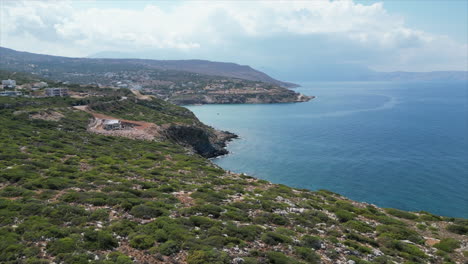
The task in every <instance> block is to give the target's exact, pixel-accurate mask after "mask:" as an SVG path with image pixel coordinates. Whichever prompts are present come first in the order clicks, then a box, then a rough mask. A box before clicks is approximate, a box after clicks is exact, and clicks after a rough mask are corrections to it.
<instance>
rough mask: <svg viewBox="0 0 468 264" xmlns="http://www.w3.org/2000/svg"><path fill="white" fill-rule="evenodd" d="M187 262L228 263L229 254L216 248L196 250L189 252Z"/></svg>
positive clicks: (192, 263) (195, 263)
mask: <svg viewBox="0 0 468 264" xmlns="http://www.w3.org/2000/svg"><path fill="white" fill-rule="evenodd" d="M187 263H188V264H229V263H230V261H229V256H228V255H227V254H226V253H225V252H220V251H217V250H209V251H207V250H197V251H193V252H191V253H189V255H188V257H187Z"/></svg>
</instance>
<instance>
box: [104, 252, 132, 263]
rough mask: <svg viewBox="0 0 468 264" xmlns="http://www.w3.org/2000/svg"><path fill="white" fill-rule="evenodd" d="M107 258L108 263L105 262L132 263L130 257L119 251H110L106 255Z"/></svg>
mask: <svg viewBox="0 0 468 264" xmlns="http://www.w3.org/2000/svg"><path fill="white" fill-rule="evenodd" d="M107 259H108V262H109V263H106V264H113V263H115V264H132V263H133V261H132V259H131V258H130V257H128V256H126V255H124V254H122V253H120V252H111V253H110V254H109V255H107Z"/></svg>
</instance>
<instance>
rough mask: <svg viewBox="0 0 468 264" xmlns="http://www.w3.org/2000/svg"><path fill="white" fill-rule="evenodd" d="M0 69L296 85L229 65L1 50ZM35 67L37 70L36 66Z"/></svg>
mask: <svg viewBox="0 0 468 264" xmlns="http://www.w3.org/2000/svg"><path fill="white" fill-rule="evenodd" d="M0 58H1V61H0V67H2V68H4V69H6V70H14V71H26V72H30V71H32V70H34V68H35V67H47V68H49V70H51V71H58V70H65V71H76V72H81V71H93V70H100V71H115V70H138V69H141V70H143V69H146V70H148V69H155V70H156V69H157V70H175V71H184V72H191V73H199V74H205V75H213V76H222V77H229V78H239V79H244V80H250V81H259V82H266V83H270V84H274V85H279V86H283V87H294V86H296V85H294V84H291V83H286V82H282V81H278V80H275V79H273V78H271V77H270V76H268V75H266V74H265V73H263V72H260V71H257V70H255V69H252V68H251V67H250V66H246V65H238V64H235V63H227V62H213V61H205V60H144V59H102V58H68V57H60V56H50V55H42V54H35V53H29V52H21V51H16V50H13V49H8V48H4V47H0ZM31 64H34V65H36V66H33V65H31Z"/></svg>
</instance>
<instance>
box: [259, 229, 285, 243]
mask: <svg viewBox="0 0 468 264" xmlns="http://www.w3.org/2000/svg"><path fill="white" fill-rule="evenodd" d="M262 240H263V242H265V243H267V244H268V245H278V244H280V243H286V244H288V243H291V242H292V239H291V238H290V237H288V236H285V235H281V234H278V233H275V232H266V233H265V234H263V235H262Z"/></svg>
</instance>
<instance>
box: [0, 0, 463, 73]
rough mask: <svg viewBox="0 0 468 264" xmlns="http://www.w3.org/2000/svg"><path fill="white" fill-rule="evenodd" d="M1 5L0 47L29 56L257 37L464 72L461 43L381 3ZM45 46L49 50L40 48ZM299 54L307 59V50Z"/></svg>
mask: <svg viewBox="0 0 468 264" xmlns="http://www.w3.org/2000/svg"><path fill="white" fill-rule="evenodd" d="M0 1H1V0H0ZM4 2H5V1H4ZM4 2H2V3H3V5H2V7H1V10H0V16H1V18H0V19H1V20H0V21H1V33H0V34H1V35H0V37H1V38H0V45H2V46H7V47H12V48H19V47H21V48H23V49H25V50H28V51H32V52H43V53H53V54H56V55H65V56H86V55H89V54H92V53H96V52H99V51H106V50H114V51H127V52H129V51H133V50H162V51H171V52H182V53H192V54H194V55H197V54H206V53H207V52H210V51H211V52H213V53H215V54H216V51H219V50H223V49H228V47H229V48H231V49H230V50H228V51H229V52H231V53H233V54H235V53H236V52H243V51H242V50H235V47H245V45H243V44H242V42H245V43H254V45H255V40H257V39H258V40H260V39H261V40H265V39H278V38H281V37H284V38H291V40H293V39H296V38H299V39H309V38H312V39H317V38H319V39H321V40H322V41H324V40H327V39H330V40H331V41H329V42H328V43H330V46H329V47H323V46H322V47H317V46H316V44H315V43H313V42H311V43H310V48H328V50H329V53H330V54H331V53H333V50H340V52H341V53H340V56H343V58H342V60H343V61H355V60H359V61H361V62H362V63H366V64H367V65H370V66H372V67H374V68H379V69H383V70H392V69H394V70H396V69H402V70H411V69H413V70H414V69H418V68H419V67H421V65H422V63H421V60H424V58H425V57H426V56H432V57H431V58H430V59H429V60H426V62H427V61H430V65H428V64H424V65H425V67H426V68H428V67H429V68H431V67H432V68H433V69H437V70H439V69H443V68H444V67H448V68H450V67H452V68H453V67H457V68H458V69H460V68H461V69H463V68H464V67H465V68H466V63H464V62H465V61H466V59H467V58H466V43H464V44H460V43H456V42H455V41H453V40H450V39H448V38H446V37H442V36H436V35H432V34H430V33H427V32H422V31H418V30H415V29H411V28H408V27H407V26H405V23H404V19H403V18H402V17H400V16H398V15H394V14H390V13H388V12H387V11H386V10H385V8H384V6H383V4H381V3H374V4H371V5H362V4H356V3H354V2H353V1H351V0H343V1H328V0H315V1H266V2H262V1H249V2H248V1H225V2H223V1H211V2H197V1H186V2H180V3H176V4H172V5H170V7H167V6H161V5H160V3H159V2H152V4H148V5H146V6H144V7H143V8H132V9H128V8H127V9H125V8H122V7H119V5H118V1H116V2H115V3H116V5H114V7H112V4H108V5H106V6H99V8H93V7H82V6H81V7H80V6H79V5H78V6H77V5H75V4H74V3H73V2H71V1H6V3H4ZM337 39H339V40H340V42H341V43H339V42H337V41H336V40H337ZM26 40H28V42H30V41H32V40H33V42H34V43H25V41H26ZM239 43H240V44H239ZM340 44H341V45H343V46H345V47H346V46H352V47H354V48H355V49H356V50H362V51H363V52H366V51H367V52H370V53H372V54H373V57H370V56H368V54H361V55H362V59H359V58H357V57H359V56H357V55H356V51H348V52H344V51H343V48H342V47H339V45H340ZM268 45H271V46H274V44H268ZM51 46H53V47H54V49H53V50H51V49H49V48H48V47H51ZM293 46H294V43H291V47H293ZM264 53H265V54H258V60H261V57H262V56H263V57H267V56H275V55H276V54H268V50H267V49H266V50H264ZM302 53H303V54H305V55H303V56H307V50H304V51H303V52H302ZM326 53H327V52H324V54H326ZM281 55H282V56H285V55H287V54H281ZM225 57H226V56H225V55H224V57H223V58H225ZM220 59H221V58H220ZM250 59H251V60H255V58H250ZM310 59H311V60H313V59H314V57H310ZM325 59H326V58H325ZM328 59H337V58H332V57H329V58H328ZM426 59H427V58H426ZM245 63H255V62H245ZM397 67H399V68H397Z"/></svg>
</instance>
